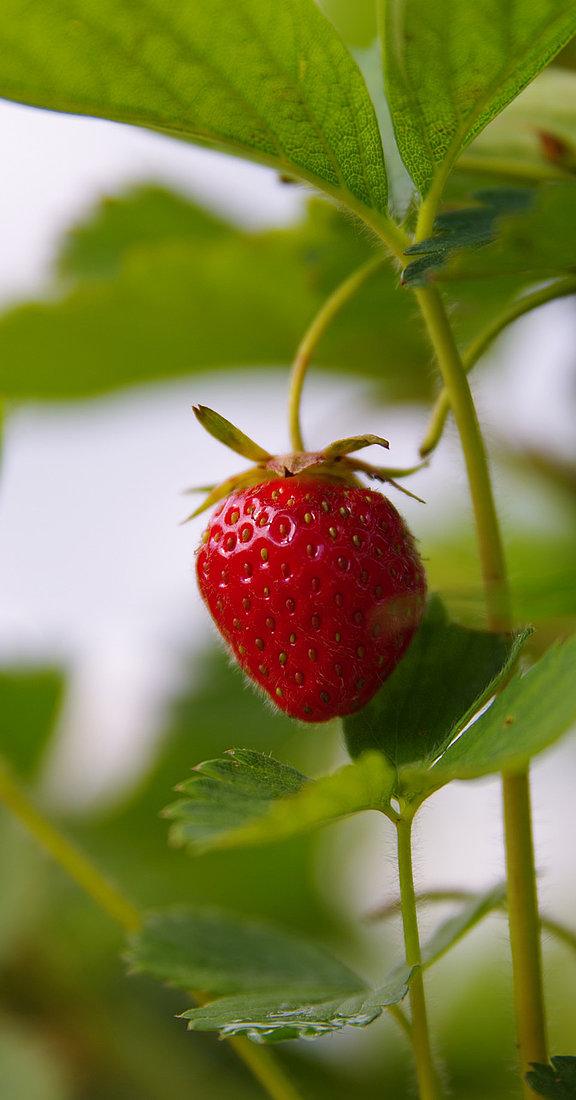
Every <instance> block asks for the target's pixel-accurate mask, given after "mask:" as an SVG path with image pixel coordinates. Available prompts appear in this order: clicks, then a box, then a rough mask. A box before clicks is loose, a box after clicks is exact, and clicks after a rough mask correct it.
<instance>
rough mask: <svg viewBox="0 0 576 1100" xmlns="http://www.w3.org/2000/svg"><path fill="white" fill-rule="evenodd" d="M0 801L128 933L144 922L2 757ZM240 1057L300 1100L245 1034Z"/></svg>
mask: <svg viewBox="0 0 576 1100" xmlns="http://www.w3.org/2000/svg"><path fill="white" fill-rule="evenodd" d="M0 802H2V803H3V804H4V805H5V807H6V809H7V810H9V811H10V813H12V814H13V815H14V817H15V818H16V819H17V821H19V822H20V824H21V825H23V826H24V828H25V829H26V830H27V832H29V833H30V834H31V835H32V836H33V837H34V839H35V840H36V841H37V843H38V844H39V845H40V847H41V848H43V849H44V851H45V852H47V853H48V854H49V855H50V856H52V858H53V859H54V860H55V862H56V863H58V864H59V865H60V867H62V869H63V870H64V871H66V873H67V874H68V875H69V876H70V877H71V878H72V879H73V880H74V881H75V882H76V883H77V884H78V885H79V886H80V887H81V888H82V889H83V890H84V891H85V892H86V893H87V894H88V895H89V896H90V897H91V898H92V900H93V901H95V902H96V904H97V905H98V906H99V907H100V909H103V910H104V912H106V913H108V915H109V916H110V917H112V918H113V920H115V921H116V922H117V924H119V925H120V926H121V927H122V928H123V929H124V931H126V932H129V933H130V932H135V931H136V930H137V929H138V928H139V927H140V924H141V922H142V914H141V913H140V911H139V910H138V909H137V908H136V907H135V906H134V905H133V904H132V902H130V901H128V900H127V899H126V898H125V897H123V895H122V894H121V893H120V892H119V891H118V890H117V889H116V887H115V886H113V885H112V884H111V883H110V882H108V880H107V879H106V878H105V876H104V875H103V874H102V873H101V871H99V870H98V868H97V867H94V866H93V864H92V863H91V862H90V861H89V860H88V859H87V857H86V856H85V855H84V854H83V853H82V852H81V851H80V850H79V849H78V848H76V846H75V845H74V844H71V843H70V841H69V840H67V838H66V837H65V836H63V835H62V833H60V832H59V830H58V829H56V828H55V826H54V825H52V824H51V822H49V821H47V820H46V818H45V817H44V816H43V815H42V814H41V813H40V811H39V810H37V809H36V807H35V806H34V805H33V804H32V802H31V801H30V799H29V798H28V796H27V795H26V794H25V792H24V791H23V790H22V788H21V787H20V785H19V783H17V782H16V780H15V779H14V778H13V776H12V774H11V772H10V769H9V768H8V766H7V765H6V763H5V762H4V761H3V760H2V758H1V757H0ZM227 1042H229V1043H230V1044H231V1046H233V1047H234V1050H235V1051H236V1053H237V1055H238V1057H239V1058H240V1059H241V1061H242V1062H244V1064H245V1065H246V1067H247V1068H248V1069H249V1070H250V1072H251V1073H252V1074H253V1076H254V1077H255V1078H256V1080H258V1081H259V1082H260V1084H261V1085H262V1087H263V1088H264V1089H265V1091H266V1092H267V1093H268V1095H269V1097H270V1100H301V1097H300V1094H299V1093H298V1092H297V1091H296V1089H295V1088H294V1086H293V1085H292V1084H291V1082H290V1081H289V1080H288V1078H287V1076H286V1074H285V1073H284V1070H283V1069H282V1067H281V1066H280V1065H279V1063H278V1062H277V1061H276V1059H275V1058H274V1056H273V1054H272V1053H271V1051H269V1050H267V1049H266V1048H265V1047H262V1046H256V1045H255V1044H254V1043H251V1042H250V1041H249V1040H248V1039H246V1038H244V1037H242V1036H236V1037H235V1038H230V1039H228V1040H227Z"/></svg>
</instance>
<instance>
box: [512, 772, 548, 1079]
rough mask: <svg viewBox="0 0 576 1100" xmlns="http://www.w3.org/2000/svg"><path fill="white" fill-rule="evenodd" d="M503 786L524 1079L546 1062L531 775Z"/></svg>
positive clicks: (520, 1047)
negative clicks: (535, 1066) (533, 1065)
mask: <svg viewBox="0 0 576 1100" xmlns="http://www.w3.org/2000/svg"><path fill="white" fill-rule="evenodd" d="M502 783H503V786H502V793H503V805H504V835H505V843H506V863H507V870H508V920H509V925H510V948H511V951H512V965H513V969H514V1004H515V1009H516V1024H517V1029H518V1046H519V1050H520V1059H521V1062H522V1076H523V1077H524V1076H525V1074H526V1073H527V1072H528V1070H529V1069H530V1063H531V1062H547V1061H548V1052H547V1043H546V1021H545V1015H544V991H543V983H542V960H541V949H540V919H539V915H538V899H537V894H536V876H535V873H534V848H533V843H532V819H531V814H530V786H529V781H528V774H527V773H526V772H522V773H520V774H518V775H505V776H504V777H503V780H502ZM524 1095H525V1097H527V1098H529V1097H531V1096H533V1095H534V1094H533V1092H532V1089H531V1088H530V1086H529V1085H528V1084H527V1083H526V1081H524Z"/></svg>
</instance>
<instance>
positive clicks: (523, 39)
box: [381, 0, 576, 195]
mask: <svg viewBox="0 0 576 1100" xmlns="http://www.w3.org/2000/svg"><path fill="white" fill-rule="evenodd" d="M381 4H382V8H383V14H384V18H383V37H384V43H383V48H384V68H385V78H386V86H387V93H388V100H389V103H390V109H391V112H392V117H393V120H394V126H395V129H396V137H397V141H398V145H399V148H400V152H401V154H402V157H403V159H404V163H405V164H406V166H407V168H408V170H409V172H410V174H411V176H412V178H413V180H414V182H415V183H416V186H417V187H418V190H419V191H420V192H421V194H422V195H426V194H427V192H428V191H429V189H430V187H431V185H432V183H433V181H434V179H435V177H436V176H438V175H440V176H442V177H443V178H445V177H446V176H447V175H448V173H449V171H450V168H451V166H452V164H453V163H454V161H455V159H456V158H457V156H458V154H459V153H460V152H461V150H462V149H464V148H465V147H466V146H467V145H468V144H469V142H470V141H472V139H473V138H474V137H475V136H476V135H477V134H478V133H479V132H480V131H481V130H482V129H483V127H484V126H486V124H487V123H488V122H490V121H491V119H493V118H495V116H496V115H498V114H499V112H500V111H502V110H503V109H504V107H506V105H507V104H508V103H510V101H511V100H513V99H514V97H515V96H517V95H518V93H519V92H520V91H522V89H523V88H524V87H526V85H527V84H529V83H530V81H531V80H533V79H534V77H535V76H536V74H537V73H538V72H539V71H540V70H541V69H543V68H544V66H545V65H547V64H548V62H549V61H550V60H551V59H552V58H553V57H554V55H555V54H556V53H558V51H559V50H560V49H561V48H562V46H564V45H565V44H566V42H568V40H569V39H570V38H571V36H572V35H573V34H574V32H575V31H576V12H575V11H574V5H573V4H572V3H571V0H533V2H532V3H530V4H529V5H527V4H522V5H520V6H518V7H516V6H514V5H509V4H501V3H498V4H496V5H495V4H494V3H493V2H492V0H476V3H475V4H473V5H470V4H462V3H460V2H459V0H434V2H432V3H431V2H430V0H411V2H410V3H407V2H406V0H381Z"/></svg>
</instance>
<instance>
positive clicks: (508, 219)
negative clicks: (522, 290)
mask: <svg viewBox="0 0 576 1100" xmlns="http://www.w3.org/2000/svg"><path fill="white" fill-rule="evenodd" d="M575 223H576V183H549V184H547V185H546V186H544V187H542V188H540V189H539V190H538V191H537V192H535V197H534V202H533V203H532V204H531V206H530V208H529V209H527V210H526V211H525V212H522V213H516V214H508V215H503V216H500V217H499V218H498V235H497V237H496V239H495V240H494V241H493V242H492V243H489V244H488V245H487V247H486V248H482V249H480V250H479V251H476V252H474V251H471V252H470V251H468V252H463V253H461V254H455V255H454V256H453V257H452V258H450V262H449V263H448V264H447V265H446V267H445V268H443V269H442V271H439V272H438V278H441V279H445V280H455V279H484V278H491V277H492V276H493V275H516V274H518V273H520V272H522V273H524V275H525V276H527V277H528V278H531V279H532V281H535V280H536V279H537V278H544V277H547V276H552V275H558V274H563V273H565V272H570V273H572V272H573V271H574V231H573V226H574V224H575Z"/></svg>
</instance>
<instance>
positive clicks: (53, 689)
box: [0, 668, 65, 779]
mask: <svg viewBox="0 0 576 1100" xmlns="http://www.w3.org/2000/svg"><path fill="white" fill-rule="evenodd" d="M64 685H65V681H64V677H63V675H62V673H61V672H60V671H58V670H57V669H24V668H15V669H3V670H2V671H1V672H0V753H1V754H2V756H4V757H5V759H6V760H7V761H8V762H9V763H10V765H11V767H12V768H13V769H14V771H15V772H17V773H18V774H19V775H20V776H22V777H23V778H25V779H31V778H33V777H34V775H35V774H36V772H37V771H38V768H39V767H40V765H41V763H42V760H43V757H44V753H45V752H46V749H47V747H48V744H49V742H50V738H51V736H52V734H53V732H54V727H55V724H56V719H57V717H58V713H59V710H60V706H61V705H62V700H63V694H64Z"/></svg>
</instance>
